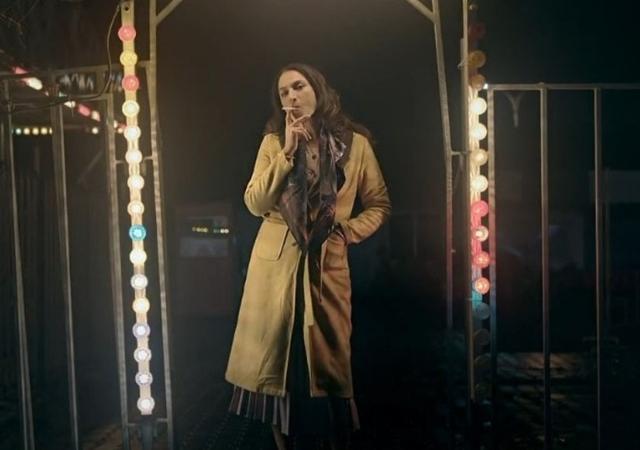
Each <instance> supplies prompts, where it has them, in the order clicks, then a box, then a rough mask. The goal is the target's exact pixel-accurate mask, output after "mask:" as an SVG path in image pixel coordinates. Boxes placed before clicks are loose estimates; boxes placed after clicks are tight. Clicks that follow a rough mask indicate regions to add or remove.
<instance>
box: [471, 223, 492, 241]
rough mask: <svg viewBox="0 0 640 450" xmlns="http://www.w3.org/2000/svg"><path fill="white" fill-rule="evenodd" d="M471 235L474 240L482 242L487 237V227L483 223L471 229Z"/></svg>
mask: <svg viewBox="0 0 640 450" xmlns="http://www.w3.org/2000/svg"><path fill="white" fill-rule="evenodd" d="M471 235H472V236H473V238H474V239H475V240H476V241H480V242H484V241H486V240H487V239H488V238H489V229H488V228H487V227H485V226H483V225H480V226H479V227H475V228H474V229H473V230H471Z"/></svg>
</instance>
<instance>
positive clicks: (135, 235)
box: [129, 225, 147, 241]
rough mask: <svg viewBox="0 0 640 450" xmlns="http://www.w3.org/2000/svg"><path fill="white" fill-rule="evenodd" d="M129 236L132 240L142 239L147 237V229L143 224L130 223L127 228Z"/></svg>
mask: <svg viewBox="0 0 640 450" xmlns="http://www.w3.org/2000/svg"><path fill="white" fill-rule="evenodd" d="M129 237H130V238H131V240H132V241H142V240H144V238H145V237H147V229H146V228H145V227H144V225H131V227H130V228H129Z"/></svg>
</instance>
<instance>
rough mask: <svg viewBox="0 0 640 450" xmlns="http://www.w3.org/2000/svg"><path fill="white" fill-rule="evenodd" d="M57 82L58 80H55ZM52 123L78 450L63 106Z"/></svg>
mask: <svg viewBox="0 0 640 450" xmlns="http://www.w3.org/2000/svg"><path fill="white" fill-rule="evenodd" d="M52 81H53V82H54V83H55V80H53V79H52ZM51 124H52V126H53V136H52V141H51V143H52V148H53V172H54V178H55V189H56V206H57V208H56V210H57V212H58V243H59V249H60V276H61V277H62V296H63V300H64V310H65V321H64V324H65V331H66V340H67V376H68V378H69V414H70V416H71V423H70V425H71V441H72V443H73V448H74V449H75V450H79V449H80V441H79V437H78V400H77V394H76V369H75V347H74V339H73V301H72V298H71V264H70V262H69V205H68V202H67V181H66V180H67V174H66V164H65V147H64V123H63V117H62V105H58V106H56V107H53V108H51Z"/></svg>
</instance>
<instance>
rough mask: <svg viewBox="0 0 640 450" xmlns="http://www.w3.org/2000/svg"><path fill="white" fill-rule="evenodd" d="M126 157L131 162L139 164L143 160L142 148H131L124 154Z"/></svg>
mask: <svg viewBox="0 0 640 450" xmlns="http://www.w3.org/2000/svg"><path fill="white" fill-rule="evenodd" d="M124 158H125V159H126V160H127V162H128V163H129V164H139V163H140V162H142V153H141V152H140V150H129V151H127V153H125V154H124Z"/></svg>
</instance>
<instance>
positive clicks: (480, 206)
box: [471, 200, 489, 217]
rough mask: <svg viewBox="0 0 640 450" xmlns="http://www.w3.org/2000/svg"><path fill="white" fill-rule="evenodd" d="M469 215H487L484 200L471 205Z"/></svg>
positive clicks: (487, 206) (487, 209)
mask: <svg viewBox="0 0 640 450" xmlns="http://www.w3.org/2000/svg"><path fill="white" fill-rule="evenodd" d="M471 214H473V215H474V216H478V217H484V216H486V215H487V214H489V205H488V204H487V202H485V201H484V200H478V201H475V202H473V203H472V204H471Z"/></svg>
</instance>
